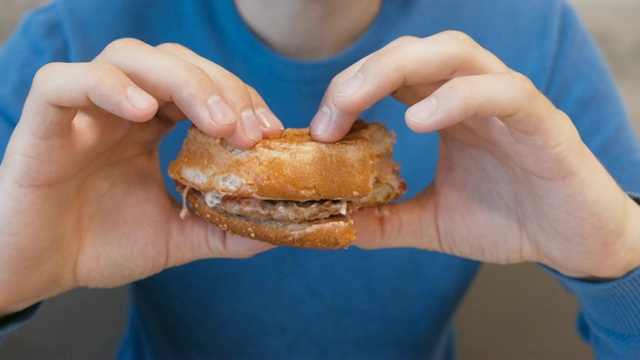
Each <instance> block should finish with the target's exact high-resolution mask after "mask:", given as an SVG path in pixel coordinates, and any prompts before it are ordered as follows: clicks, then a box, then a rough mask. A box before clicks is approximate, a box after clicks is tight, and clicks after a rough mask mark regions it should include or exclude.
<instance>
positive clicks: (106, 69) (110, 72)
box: [88, 61, 121, 86]
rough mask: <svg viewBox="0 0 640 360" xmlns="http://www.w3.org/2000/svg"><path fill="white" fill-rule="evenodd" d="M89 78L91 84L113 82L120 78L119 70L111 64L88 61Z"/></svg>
mask: <svg viewBox="0 0 640 360" xmlns="http://www.w3.org/2000/svg"><path fill="white" fill-rule="evenodd" d="M88 69H89V74H88V75H89V79H90V80H91V81H92V83H93V84H92V85H96V86H101V85H106V84H113V83H114V82H116V80H117V79H119V78H120V76H119V75H120V73H121V71H120V70H119V69H118V68H117V67H116V66H115V65H113V64H110V63H106V62H98V61H94V62H91V63H89V68H88Z"/></svg>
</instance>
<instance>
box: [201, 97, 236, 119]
mask: <svg viewBox="0 0 640 360" xmlns="http://www.w3.org/2000/svg"><path fill="white" fill-rule="evenodd" d="M207 104H208V106H209V114H210V115H211V119H213V121H214V122H215V123H216V124H218V125H229V124H232V123H233V122H234V121H235V120H236V117H235V115H234V114H233V110H231V108H230V107H229V105H227V103H226V102H225V101H224V100H222V98H221V97H220V96H218V95H213V96H212V97H210V98H209V101H207Z"/></svg>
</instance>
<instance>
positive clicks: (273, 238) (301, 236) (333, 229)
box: [187, 190, 356, 249]
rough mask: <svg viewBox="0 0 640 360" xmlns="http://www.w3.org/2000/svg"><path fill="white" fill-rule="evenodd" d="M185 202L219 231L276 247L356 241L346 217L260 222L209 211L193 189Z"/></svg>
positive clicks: (336, 245) (336, 246)
mask: <svg viewBox="0 0 640 360" xmlns="http://www.w3.org/2000/svg"><path fill="white" fill-rule="evenodd" d="M187 199H189V202H190V203H191V207H192V208H193V209H194V210H195V212H196V213H197V214H198V215H199V216H201V217H203V218H204V219H205V220H207V221H209V222H211V223H213V224H215V225H218V226H219V227H220V228H221V229H223V230H225V231H229V232H232V233H234V234H238V235H240V236H243V237H246V238H251V239H257V240H261V241H266V242H268V243H271V244H274V245H278V246H295V247H303V248H310V249H340V248H346V247H347V246H349V244H350V243H351V242H352V241H353V240H355V238H356V232H355V230H354V229H353V226H352V221H351V219H349V218H347V217H346V216H337V217H332V218H330V219H325V220H318V221H310V222H303V223H284V222H276V221H269V222H260V221H251V220H249V219H247V218H241V217H237V216H233V215H230V214H228V213H225V212H222V211H217V210H215V209H213V208H210V207H208V206H207V204H206V203H205V202H204V198H203V197H202V196H201V195H200V194H199V193H198V192H196V191H193V190H191V191H189V193H188V195H187Z"/></svg>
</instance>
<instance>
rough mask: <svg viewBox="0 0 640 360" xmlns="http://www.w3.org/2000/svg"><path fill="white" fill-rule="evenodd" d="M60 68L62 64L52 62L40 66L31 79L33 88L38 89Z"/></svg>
mask: <svg viewBox="0 0 640 360" xmlns="http://www.w3.org/2000/svg"><path fill="white" fill-rule="evenodd" d="M62 66H64V64H63V63H59V62H52V63H48V64H46V65H44V66H42V67H41V68H40V69H38V71H37V72H36V74H35V76H34V77H33V87H40V86H41V85H42V84H43V83H46V82H47V81H48V79H50V78H51V77H52V76H53V74H56V73H57V72H58V71H59V69H60V68H61V67H62Z"/></svg>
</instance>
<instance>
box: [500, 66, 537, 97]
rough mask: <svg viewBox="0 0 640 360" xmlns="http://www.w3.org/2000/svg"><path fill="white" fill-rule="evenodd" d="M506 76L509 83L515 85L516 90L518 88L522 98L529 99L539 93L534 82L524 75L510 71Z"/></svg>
mask: <svg viewBox="0 0 640 360" xmlns="http://www.w3.org/2000/svg"><path fill="white" fill-rule="evenodd" d="M505 75H506V76H507V78H508V81H509V83H511V84H513V86H514V88H516V89H517V90H518V93H519V94H521V95H522V96H524V97H527V98H529V97H531V96H532V95H534V94H535V93H537V92H538V89H537V88H536V86H535V84H534V83H533V81H531V79H529V78H528V77H527V76H525V75H524V74H522V73H519V72H517V71H514V70H508V71H507V72H506V73H505Z"/></svg>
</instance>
